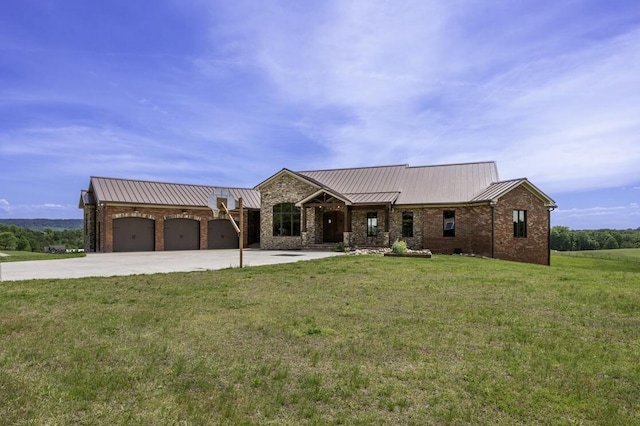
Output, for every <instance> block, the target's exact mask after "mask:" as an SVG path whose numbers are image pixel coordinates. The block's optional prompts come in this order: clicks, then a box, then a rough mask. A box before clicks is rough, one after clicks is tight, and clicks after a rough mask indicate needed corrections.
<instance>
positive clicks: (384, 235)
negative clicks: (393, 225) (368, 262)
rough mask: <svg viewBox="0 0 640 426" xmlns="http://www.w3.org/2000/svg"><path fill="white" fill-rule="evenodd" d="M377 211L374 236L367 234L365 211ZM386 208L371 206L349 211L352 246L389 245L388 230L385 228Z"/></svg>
mask: <svg viewBox="0 0 640 426" xmlns="http://www.w3.org/2000/svg"><path fill="white" fill-rule="evenodd" d="M373 212H376V213H378V233H377V235H376V236H375V237H369V236H367V213H373ZM386 220H387V209H384V208H379V207H371V208H370V209H353V210H352V212H351V236H350V240H351V241H350V245H351V246H352V247H367V246H369V247H389V235H390V234H389V232H388V231H387V230H385V221H386Z"/></svg>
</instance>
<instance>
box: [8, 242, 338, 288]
mask: <svg viewBox="0 0 640 426" xmlns="http://www.w3.org/2000/svg"><path fill="white" fill-rule="evenodd" d="M341 254H342V253H336V252H314V251H311V252H309V251H275V250H274V251H272V250H260V249H245V250H244V251H243V264H244V266H245V267H251V266H259V265H272V264H276V263H290V262H298V261H301V260H311V259H320V258H324V257H329V256H338V255H341ZM239 264H240V259H239V253H238V250H237V249H236V250H194V251H153V252H136V253H88V254H87V256H86V257H74V258H71V259H56V260H33V261H27V262H6V263H0V280H1V281H16V280H30V279H55V278H82V277H96V276H99V277H108V276H115V275H135V274H156V273H166V272H187V271H207V270H215V269H224V268H237V267H238V266H239Z"/></svg>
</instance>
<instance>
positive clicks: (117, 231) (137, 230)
mask: <svg viewBox="0 0 640 426" xmlns="http://www.w3.org/2000/svg"><path fill="white" fill-rule="evenodd" d="M155 229H156V226H155V221H154V220H153V219H145V218H142V217H122V218H119V219H114V220H113V251H153V250H155V235H156V232H155Z"/></svg>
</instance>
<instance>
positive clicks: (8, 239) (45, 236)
mask: <svg viewBox="0 0 640 426" xmlns="http://www.w3.org/2000/svg"><path fill="white" fill-rule="evenodd" d="M54 245H64V246H65V247H66V248H67V249H79V248H83V247H84V235H83V230H82V229H64V230H52V229H48V228H47V229H44V230H42V231H34V230H32V229H27V228H22V227H19V226H16V225H5V224H1V223H0V249H8V250H20V251H42V250H43V249H44V247H46V246H54Z"/></svg>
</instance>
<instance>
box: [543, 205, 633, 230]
mask: <svg viewBox="0 0 640 426" xmlns="http://www.w3.org/2000/svg"><path fill="white" fill-rule="evenodd" d="M635 217H640V206H639V205H638V204H637V203H631V204H630V205H628V206H595V207H585V208H571V209H562V208H559V209H557V210H554V211H553V212H552V214H551V222H552V225H553V226H555V225H563V226H569V227H570V228H572V229H601V228H612V229H626V228H634V229H635V228H638V227H640V222H638V221H637V220H636V221H634V220H630V218H635Z"/></svg>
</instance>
